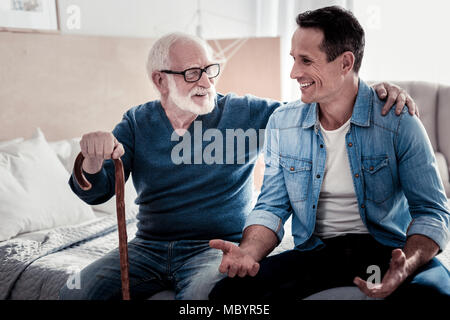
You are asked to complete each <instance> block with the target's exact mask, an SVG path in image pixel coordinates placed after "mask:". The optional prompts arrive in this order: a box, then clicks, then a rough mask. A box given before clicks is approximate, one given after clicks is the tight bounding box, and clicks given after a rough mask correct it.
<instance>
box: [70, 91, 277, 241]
mask: <svg viewBox="0 0 450 320" xmlns="http://www.w3.org/2000/svg"><path fill="white" fill-rule="evenodd" d="M279 106H280V102H277V101H272V100H268V99H261V98H256V97H254V96H251V95H246V96H244V97H238V96H236V95H234V94H228V95H221V94H218V95H217V99H216V107H215V108H214V110H213V111H212V112H211V113H209V114H206V115H201V116H198V117H197V118H196V120H195V122H194V123H192V125H191V126H190V127H189V129H188V131H187V132H186V133H185V134H184V135H183V136H181V137H180V136H178V135H177V134H176V133H174V130H173V128H172V126H171V124H170V121H169V119H168V118H167V116H166V114H165V112H164V109H163V108H162V106H161V103H160V101H151V102H147V103H145V104H142V105H139V106H137V107H134V108H132V109H130V110H128V111H127V112H126V113H125V115H124V116H123V119H122V121H121V122H120V123H119V124H117V126H116V127H115V128H114V130H113V134H114V136H115V137H116V138H117V140H118V141H119V142H121V143H122V144H123V146H124V149H125V154H124V155H123V156H122V161H123V164H124V170H125V179H128V177H129V175H130V174H132V177H133V183H134V186H135V188H136V191H137V194H138V197H137V199H136V201H135V202H136V204H138V205H139V214H138V216H137V218H138V231H137V233H136V235H137V236H139V237H141V238H143V239H148V240H161V241H174V240H181V239H184V240H205V239H213V238H222V239H225V240H229V241H238V240H239V239H240V238H241V233H242V230H243V226H244V223H245V219H246V217H247V215H248V214H249V213H250V211H251V209H252V208H251V197H252V191H253V190H252V189H253V176H252V172H253V167H254V165H255V162H256V159H257V156H258V153H259V151H260V149H262V146H263V140H264V128H265V126H266V124H267V121H268V119H269V116H270V115H271V114H272V113H273V111H274V110H275V109H276V108H277V107H279ZM236 132H237V133H238V135H239V133H244V134H245V133H247V134H248V136H249V137H250V136H252V137H253V138H255V139H256V140H257V141H258V143H257V144H256V145H255V144H252V143H250V142H249V141H250V138H246V139H247V140H246V142H244V144H242V142H241V143H239V142H238V140H239V138H236V137H232V134H234V133H236ZM227 135H228V136H227ZM255 135H256V136H255ZM220 136H222V137H220ZM241 136H242V134H241V135H240V137H241ZM230 137H231V138H230ZM227 138H228V139H227ZM180 146H185V148H184V149H183V150H182V151H179V152H175V153H174V151H177V150H178V149H179V148H180ZM241 146H245V148H243V149H239V148H240V147H241ZM227 148H228V149H227ZM211 149H214V150H211ZM231 151H233V152H231ZM174 155H175V156H176V157H177V158H176V159H175V161H174ZM180 157H182V160H183V161H181V162H180V161H178V160H179V159H180ZM85 175H86V178H87V179H88V180H89V181H90V182H91V183H92V185H93V187H92V189H91V190H89V191H83V190H82V189H81V188H80V187H79V185H78V184H77V183H76V182H75V180H74V175H73V174H72V176H71V178H70V180H69V184H70V187H71V188H72V190H73V191H74V192H75V193H76V194H77V195H78V196H79V197H80V198H81V199H82V200H84V201H85V202H87V203H89V204H99V203H103V202H105V201H107V200H108V199H110V198H111V197H112V196H113V195H114V184H115V178H114V163H113V162H112V160H106V161H105V162H104V165H103V168H102V170H101V171H100V172H99V173H96V174H92V175H91V174H87V173H85Z"/></svg>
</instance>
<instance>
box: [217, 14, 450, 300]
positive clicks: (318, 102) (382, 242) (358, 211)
mask: <svg viewBox="0 0 450 320" xmlns="http://www.w3.org/2000/svg"><path fill="white" fill-rule="evenodd" d="M297 24H298V28H297V30H296V31H295V33H294V35H293V37H292V47H291V48H292V49H291V55H292V57H293V59H294V65H293V67H292V71H291V77H292V78H293V79H296V80H297V81H298V83H299V85H300V90H301V92H302V101H303V102H304V103H300V102H294V103H291V104H288V105H286V106H283V107H280V108H279V109H277V110H276V111H275V112H274V113H273V114H272V116H271V118H270V119H269V122H268V125H267V128H266V133H267V137H266V143H267V144H266V148H265V160H266V172H267V174H266V175H265V177H264V184H263V187H262V191H261V194H260V196H259V199H258V202H257V204H256V206H255V208H254V210H253V211H252V213H251V214H250V215H249V217H248V219H247V222H246V226H245V230H244V232H243V239H242V241H241V244H240V246H239V247H237V246H235V245H234V244H231V243H227V242H225V241H223V240H212V241H211V246H212V247H214V248H217V249H221V250H223V253H224V255H223V260H222V263H221V266H220V271H221V272H223V273H227V274H228V276H229V277H228V278H225V279H223V280H222V281H220V282H219V283H218V284H217V285H216V287H215V288H214V289H213V291H212V292H211V294H210V298H211V299H213V300H216V299H227V298H229V297H233V298H237V299H239V298H242V299H246V298H251V299H299V298H304V297H307V296H308V295H310V294H312V293H314V292H317V291H320V290H324V289H327V288H332V287H337V286H348V285H352V284H353V283H354V284H356V285H357V286H358V287H359V288H360V290H362V291H363V292H364V293H365V294H366V295H367V296H370V297H374V298H386V297H388V298H406V297H411V298H439V297H446V298H448V297H450V276H449V272H448V270H447V269H446V268H445V267H444V266H443V265H442V264H441V263H440V262H439V260H437V259H436V258H435V257H434V256H435V255H436V254H437V253H438V252H439V251H441V250H443V249H444V247H445V246H446V244H447V242H448V236H449V231H448V222H449V208H448V204H447V198H446V196H445V193H444V189H443V185H442V182H441V180H440V177H439V173H438V171H437V166H436V160H435V157H434V153H433V150H432V147H431V144H430V142H429V140H428V137H427V134H426V132H425V129H424V127H423V126H422V124H421V122H420V121H419V119H418V118H417V117H414V116H410V115H408V114H407V113H406V112H403V113H402V114H401V116H400V117H395V116H394V115H392V113H391V114H389V115H388V116H386V117H381V116H380V110H381V108H382V102H381V101H380V100H379V99H378V97H377V95H376V93H375V91H374V90H373V89H371V88H369V87H368V86H367V85H366V84H365V83H364V82H363V81H362V80H360V79H359V76H358V71H359V68H360V66H361V61H362V57H363V51H364V31H363V29H362V27H361V26H360V24H359V23H358V21H357V20H356V18H355V17H354V16H353V15H352V14H351V12H349V11H346V10H344V9H341V8H339V7H327V8H322V9H318V10H315V11H309V12H305V13H302V14H300V15H298V17H297ZM291 214H292V234H293V237H294V243H295V249H293V250H290V251H286V252H283V253H281V254H278V255H273V256H270V257H267V258H264V257H265V256H266V255H267V254H268V253H270V252H271V250H273V248H274V247H275V246H276V245H277V244H278V242H279V241H281V239H282V238H283V224H284V222H285V221H286V220H287V219H288V217H289V216H290V215H291ZM263 258H264V259H263ZM377 273H378V275H377ZM382 274H383V275H384V276H383V278H382V281H378V280H377V278H380V280H381V275H382ZM236 275H238V277H235V276H236ZM368 276H369V277H368ZM363 279H366V280H367V281H365V280H363Z"/></svg>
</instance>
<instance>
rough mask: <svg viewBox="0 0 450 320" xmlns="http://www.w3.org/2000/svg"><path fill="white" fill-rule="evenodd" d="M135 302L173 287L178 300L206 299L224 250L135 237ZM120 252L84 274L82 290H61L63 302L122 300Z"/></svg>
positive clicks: (132, 245) (132, 290) (132, 264)
mask: <svg viewBox="0 0 450 320" xmlns="http://www.w3.org/2000/svg"><path fill="white" fill-rule="evenodd" d="M128 260H129V264H130V268H129V276H130V295H131V299H147V298H149V297H150V296H152V295H153V294H155V293H157V292H159V291H163V290H166V289H167V288H173V290H174V291H175V299H187V300H206V299H207V298H208V294H209V292H210V291H211V289H212V288H213V286H214V285H215V283H216V282H218V281H219V280H221V279H222V278H224V276H225V275H223V274H221V273H220V272H219V271H218V269H219V265H220V262H221V260H222V252H221V251H220V250H216V249H211V248H210V247H209V244H208V241H206V240H180V241H170V242H169V241H152V240H145V239H142V238H138V237H136V238H134V239H133V240H131V241H130V242H129V243H128ZM121 288H122V287H121V278H120V263H119V251H118V249H115V250H112V251H111V252H109V253H108V254H106V255H105V256H104V257H102V258H100V259H98V260H97V261H95V262H94V263H92V264H90V265H89V266H87V267H86V268H84V269H83V270H81V271H80V288H79V289H76V288H75V289H69V288H68V287H67V285H65V286H63V288H62V289H61V291H60V299H62V300H114V299H117V300H120V299H122V289H121Z"/></svg>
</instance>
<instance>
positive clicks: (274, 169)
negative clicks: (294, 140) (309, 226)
mask: <svg viewBox="0 0 450 320" xmlns="http://www.w3.org/2000/svg"><path fill="white" fill-rule="evenodd" d="M275 117H276V113H275V114H274V115H272V116H271V118H270V119H269V122H268V124H267V127H266V132H265V141H264V161H265V170H264V181H263V185H262V188H261V193H260V195H259V197H258V201H257V203H256V205H255V208H254V209H253V211H252V212H251V213H250V215H249V216H248V217H247V221H246V223H245V226H244V229H245V228H246V227H248V226H251V225H262V226H265V227H267V228H269V229H270V230H272V231H273V232H275V233H276V235H277V237H278V240H279V241H281V240H282V239H283V236H284V228H283V225H284V223H285V222H286V220H287V219H288V218H289V216H290V214H291V211H292V209H291V204H290V201H289V196H288V192H287V190H286V185H285V182H284V176H283V169H282V168H281V166H280V164H279V151H278V150H279V148H278V145H279V130H278V129H277V128H276V125H274V122H275Z"/></svg>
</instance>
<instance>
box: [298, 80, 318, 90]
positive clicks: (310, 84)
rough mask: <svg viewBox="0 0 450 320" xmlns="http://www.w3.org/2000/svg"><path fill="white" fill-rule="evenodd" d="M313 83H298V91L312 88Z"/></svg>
mask: <svg viewBox="0 0 450 320" xmlns="http://www.w3.org/2000/svg"><path fill="white" fill-rule="evenodd" d="M314 83H315V82H314V81H311V82H301V83H300V89H305V88H308V87H310V86H312V85H313V84H314Z"/></svg>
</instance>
